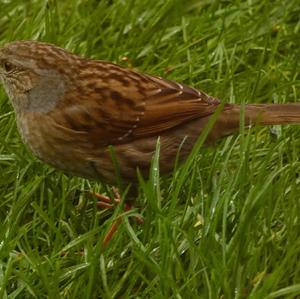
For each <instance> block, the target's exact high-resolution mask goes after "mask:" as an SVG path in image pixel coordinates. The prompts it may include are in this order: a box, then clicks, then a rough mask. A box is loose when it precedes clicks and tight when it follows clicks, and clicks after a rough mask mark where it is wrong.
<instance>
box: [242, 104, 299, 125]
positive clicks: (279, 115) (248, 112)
mask: <svg viewBox="0 0 300 299" xmlns="http://www.w3.org/2000/svg"><path fill="white" fill-rule="evenodd" d="M245 123H246V124H259V125H283V124H300V104H298V103H297V104H256V105H255V104H250V105H246V106H245Z"/></svg>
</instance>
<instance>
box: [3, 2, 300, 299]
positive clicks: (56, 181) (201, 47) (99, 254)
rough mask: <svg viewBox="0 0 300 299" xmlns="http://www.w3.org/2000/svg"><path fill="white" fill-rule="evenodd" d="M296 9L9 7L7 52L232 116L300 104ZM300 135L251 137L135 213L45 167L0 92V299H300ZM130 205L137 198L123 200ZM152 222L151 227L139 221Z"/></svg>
mask: <svg viewBox="0 0 300 299" xmlns="http://www.w3.org/2000/svg"><path fill="white" fill-rule="evenodd" d="M299 15H300V6H299V4H298V1H296V0H295V1H293V0H290V1H287V0H283V1H279V0H278V1H261V0H260V1H258V0H252V1H219V0H216V1H186V0H166V1H163V0H147V1H145V0H139V1H134V0H129V1H122V0H116V1H109V0H107V1H79V0H75V1H71V0H66V1H55V0H52V1H50V0H49V1H37V0H36V1H34V0H31V1H20V0H18V1H10V0H7V1H0V45H1V44H4V43H5V42H7V41H11V40H20V39H37V40H41V41H47V42H52V43H55V44H57V45H60V46H62V47H65V48H67V49H69V50H71V51H74V52H76V53H78V54H81V55H83V56H87V57H93V58H99V59H103V60H110V61H113V62H115V63H118V64H121V65H123V66H127V67H130V68H135V69H138V70H140V71H144V72H147V73H150V74H154V75H159V76H163V77H166V78H168V79H174V80H177V81H179V82H183V83H185V84H188V85H192V86H194V87H196V88H199V89H202V90H204V91H206V92H207V93H208V94H210V95H214V96H216V97H218V98H219V99H221V100H222V101H224V102H231V103H277V102H278V103H285V102H297V101H300V96H299V93H300V92H299V90H300V89H299V87H300V65H299V58H300V50H299V40H300V20H299ZM299 136H300V126H282V127H281V126H276V127H272V128H252V129H251V130H248V129H242V130H241V134H238V135H236V136H233V137H230V138H227V139H224V140H223V141H221V142H219V143H218V144H216V145H215V146H214V147H209V148H203V147H201V143H202V141H203V140H201V138H200V140H199V144H198V146H197V147H196V149H195V151H194V152H193V154H192V155H191V157H190V158H189V160H188V161H187V163H186V164H184V165H183V166H182V167H180V168H178V167H176V168H175V170H174V173H173V174H172V175H170V176H167V177H160V176H159V173H158V170H157V167H156V166H157V160H158V159H159V153H157V156H156V159H154V163H153V169H152V171H151V174H150V180H149V181H143V180H142V179H140V191H139V195H138V196H137V198H136V204H137V206H138V207H139V209H138V210H133V211H132V212H129V213H127V214H126V216H124V217H123V222H122V225H121V227H120V229H119V231H118V233H117V234H116V235H115V236H114V238H113V239H112V240H111V242H110V244H109V246H107V247H106V248H103V247H102V240H103V238H104V236H105V233H106V232H107V230H108V229H109V227H110V225H111V223H112V222H113V220H114V219H115V218H116V217H117V216H118V215H119V214H120V213H122V210H121V206H120V208H119V209H117V210H116V211H115V212H114V213H113V214H111V211H99V210H97V209H96V205H95V201H96V199H95V198H94V197H93V196H91V195H89V193H88V192H84V191H85V190H94V191H95V192H105V191H106V190H107V189H108V187H107V186H105V185H104V184H101V182H92V181H87V180H83V179H80V178H75V177H68V176H66V175H65V174H63V173H61V172H59V171H56V170H53V169H52V168H51V167H47V166H46V165H44V164H43V163H41V162H39V161H38V160H37V159H35V158H34V157H33V156H32V154H31V153H30V152H29V151H28V150H27V149H26V148H25V146H24V145H23V144H22V142H21V140H20V137H19V135H18V133H17V129H16V125H15V118H14V113H13V112H12V106H11V105H10V103H9V102H8V99H7V96H6V95H5V92H4V90H3V89H2V88H1V89H0V198H1V201H0V221H1V225H0V298H55V299H57V298H297V296H300V272H299V269H300V259H299V254H300V249H299V248H300V236H299V225H300V221H299V210H300V201H299V192H300V184H299V183H300V181H299V169H300V163H299V157H300V138H299ZM121 195H122V197H123V198H124V196H125V197H126V195H125V194H121ZM134 213H140V214H141V215H142V216H143V218H144V224H143V225H138V224H137V223H136V222H135V221H133V218H134V217H133V216H134Z"/></svg>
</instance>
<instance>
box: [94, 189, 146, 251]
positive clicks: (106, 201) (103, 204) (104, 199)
mask: <svg viewBox="0 0 300 299" xmlns="http://www.w3.org/2000/svg"><path fill="white" fill-rule="evenodd" d="M112 191H113V194H114V198H113V199H111V198H110V197H108V196H106V195H103V194H99V193H91V194H92V195H93V196H95V197H96V198H97V199H98V200H99V201H98V202H97V204H96V205H97V207H98V208H100V209H113V208H114V207H115V206H116V205H118V204H120V202H121V196H120V194H119V192H118V190H117V188H115V187H113V188H112ZM133 208H134V207H133V205H132V204H130V203H128V202H125V203H124V211H125V212H128V211H130V210H132V209H133ZM134 219H135V221H136V222H137V223H139V224H143V223H144V221H143V219H142V218H141V217H138V216H135V217H134ZM121 222H122V215H120V216H118V217H117V219H116V220H115V221H114V223H113V224H112V225H111V227H110V229H109V231H108V232H107V233H106V235H105V237H104V239H103V245H104V246H106V245H107V244H108V243H109V241H110V240H111V239H112V237H113V236H114V234H115V232H116V231H117V229H118V227H119V225H120V224H121Z"/></svg>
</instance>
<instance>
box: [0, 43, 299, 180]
mask: <svg viewBox="0 0 300 299" xmlns="http://www.w3.org/2000/svg"><path fill="white" fill-rule="evenodd" d="M0 78H1V79H2V82H3V85H4V87H5V89H6V91H7V93H8V95H9V97H10V99H11V101H12V103H13V106H14V109H15V111H16V118H17V123H18V128H19V130H20V133H21V135H22V137H23V140H24V142H25V143H26V144H27V145H28V146H29V148H30V149H31V150H32V151H33V153H34V154H35V155H36V156H37V157H39V158H40V159H41V160H43V161H45V162H46V163H48V164H50V165H53V166H54V167H56V168H59V169H61V170H63V171H66V172H68V173H71V174H74V175H78V176H81V177H86V178H92V179H99V180H101V179H104V180H105V181H107V182H109V183H113V182H114V180H115V172H114V166H113V163H112V161H111V153H110V151H109V149H108V146H109V145H113V146H114V151H115V154H116V158H117V160H118V163H119V167H120V171H121V175H122V177H123V178H124V179H125V180H128V181H135V176H136V169H137V168H140V170H141V171H142V172H143V173H147V172H148V169H149V166H150V162H151V157H152V155H153V152H154V150H155V146H156V140H157V137H158V136H160V143H161V155H160V156H161V158H160V159H161V160H160V168H161V172H162V173H166V172H168V171H170V170H172V167H173V165H174V160H175V157H176V154H177V151H178V148H179V146H180V145H181V144H182V141H183V140H185V141H184V143H183V146H182V147H181V152H180V154H181V158H182V159H184V158H186V157H187V155H188V154H189V152H190V151H191V149H192V147H193V145H194V144H195V141H196V140H197V138H198V136H199V135H200V134H201V132H202V130H203V128H204V127H205V124H206V123H207V121H208V120H209V118H210V117H211V115H212V114H213V113H214V112H215V110H216V108H217V107H218V106H219V104H220V101H219V100H218V99H216V98H214V97H211V96H209V95H207V94H205V93H204V92H202V91H198V90H196V89H194V88H191V87H188V86H186V85H183V84H179V83H176V82H174V81H170V80H166V79H162V78H159V77H155V76H150V75H146V74H141V73H137V72H135V71H133V70H129V69H126V68H123V67H121V66H118V65H115V64H112V63H110V62H105V61H97V60H91V59H86V58H82V57H79V56H77V55H74V54H72V53H69V52H68V51H66V50H63V49H61V48H58V47H56V46H54V45H51V44H46V43H41V42H36V41H16V42H12V43H8V44H6V45H4V46H3V47H2V48H1V49H0ZM240 110H241V108H240V106H239V105H234V104H225V105H224V108H223V110H222V112H221V113H220V115H219V116H218V119H217V120H216V122H215V124H214V126H213V128H212V129H211V131H210V133H209V135H208V138H207V142H214V141H216V140H218V139H219V138H222V137H224V136H227V135H230V134H233V133H235V132H237V131H238V130H239V126H240ZM251 123H257V124H262V125H271V124H286V123H300V104H281V105H280V104H278V105H276V104H261V105H258V104H257V105H255V104H251V105H246V107H245V125H249V124H251Z"/></svg>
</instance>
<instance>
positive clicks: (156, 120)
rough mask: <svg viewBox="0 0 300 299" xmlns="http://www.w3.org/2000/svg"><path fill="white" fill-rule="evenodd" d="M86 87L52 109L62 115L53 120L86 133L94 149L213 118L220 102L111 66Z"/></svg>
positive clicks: (169, 82)
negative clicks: (198, 119)
mask: <svg viewBox="0 0 300 299" xmlns="http://www.w3.org/2000/svg"><path fill="white" fill-rule="evenodd" d="M94 76H96V74H94ZM96 77H97V76H96ZM98 78H100V75H99V77H98ZM83 81H84V80H83ZM86 88H89V89H88V90H86V91H85V89H84V88H82V89H81V91H80V94H79V95H78V97H79V98H80V100H78V101H77V102H76V103H73V104H72V103H70V104H69V105H65V106H64V107H63V108H62V109H59V110H58V109H56V112H57V111H59V113H60V114H61V115H60V117H58V116H57V115H56V116H55V119H60V120H61V121H60V122H59V124H60V125H62V126H64V127H68V128H69V129H72V130H76V131H80V132H86V133H87V134H89V136H90V138H91V140H92V141H93V142H94V143H95V144H98V145H108V144H120V143H124V142H128V141H130V140H132V139H134V138H143V137H148V136H153V135H159V134H160V133H161V132H163V131H165V130H168V129H170V128H173V127H175V126H178V125H180V124H181V123H184V122H187V121H189V120H191V119H195V118H200V117H205V116H208V115H210V114H212V113H213V112H214V111H215V109H216V106H217V105H218V104H219V100H217V99H215V98H212V97H210V96H208V95H207V94H205V93H203V92H200V91H198V90H196V89H193V88H191V87H188V86H186V85H182V84H179V83H176V82H174V81H170V80H165V79H162V78H159V77H154V76H149V75H144V74H140V73H136V72H133V71H131V70H127V69H124V68H121V67H119V66H116V65H113V64H109V68H108V69H107V72H106V73H105V76H104V75H103V73H102V74H101V80H100V79H99V80H96V81H95V82H94V84H89V86H88V87H86ZM53 118H54V117H53Z"/></svg>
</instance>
